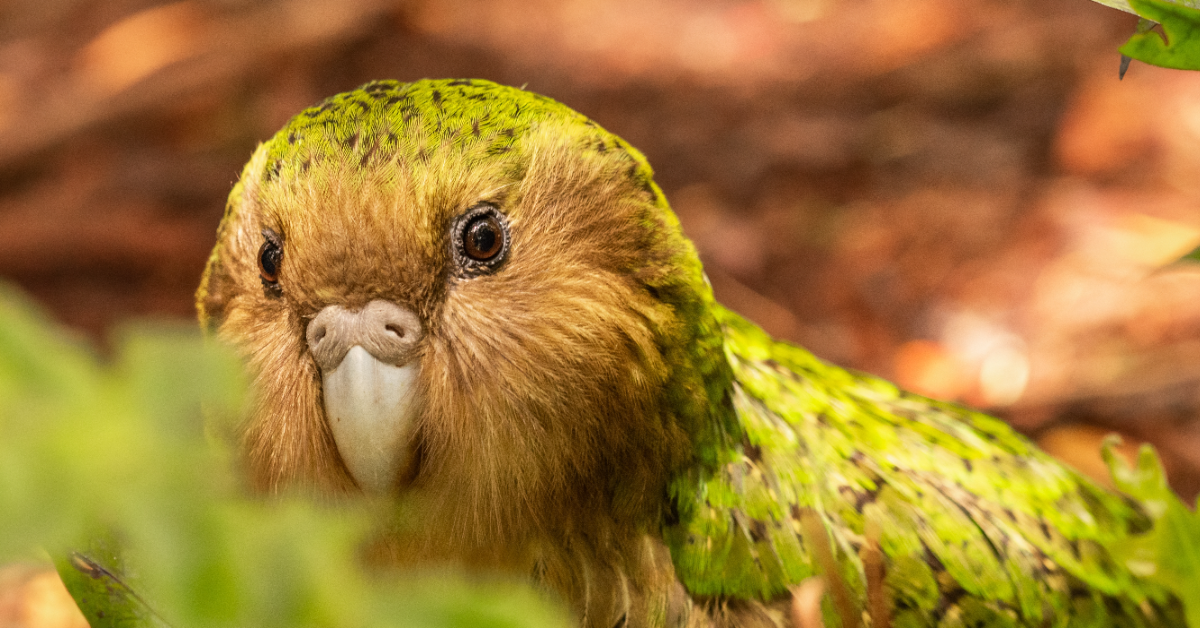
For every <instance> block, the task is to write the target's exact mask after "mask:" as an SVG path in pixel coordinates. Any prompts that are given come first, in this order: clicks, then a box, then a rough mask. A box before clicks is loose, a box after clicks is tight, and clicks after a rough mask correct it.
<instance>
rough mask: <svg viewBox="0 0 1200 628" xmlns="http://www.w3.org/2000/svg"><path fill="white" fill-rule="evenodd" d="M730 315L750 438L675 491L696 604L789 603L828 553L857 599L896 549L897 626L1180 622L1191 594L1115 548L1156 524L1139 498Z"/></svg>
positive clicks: (723, 315) (681, 568)
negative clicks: (1161, 583)
mask: <svg viewBox="0 0 1200 628" xmlns="http://www.w3.org/2000/svg"><path fill="white" fill-rule="evenodd" d="M717 316H718V319H719V320H720V322H721V325H722V326H723V328H724V331H725V339H726V346H725V352H726V356H727V358H728V360H729V364H730V366H731V368H732V371H733V384H732V392H731V395H732V402H733V406H734V408H735V410H736V414H737V417H738V427H739V428H740V430H741V433H740V434H730V435H729V437H728V438H727V439H726V442H725V444H724V446H723V447H722V450H721V451H720V452H718V456H717V458H718V460H719V461H720V462H719V464H718V466H717V467H716V468H715V469H708V470H704V469H692V470H690V471H689V472H688V473H686V474H684V475H681V476H680V477H678V478H676V481H675V482H674V483H673V485H672V492H673V498H674V500H673V501H674V504H675V512H674V515H675V516H674V519H673V520H670V521H668V525H667V526H666V530H665V536H666V538H667V541H668V545H669V546H670V548H671V551H672V557H673V560H674V562H675V564H676V570H677V574H678V577H679V579H680V580H681V581H682V582H683V584H684V586H685V587H686V588H687V589H688V591H689V592H690V593H691V594H692V595H693V596H695V597H698V598H709V599H744V600H760V601H764V602H765V601H770V600H772V599H778V598H780V597H781V596H784V595H786V592H787V589H788V587H789V586H791V585H794V584H797V583H799V582H800V581H802V580H803V579H805V578H807V577H809V576H811V575H814V574H817V573H819V572H821V571H823V569H822V567H821V565H822V563H821V561H820V560H819V558H818V556H819V547H820V546H825V547H828V548H830V549H831V551H832V555H833V556H834V557H835V561H834V562H835V563H836V569H838V571H839V575H838V576H837V577H836V578H834V580H840V581H841V582H843V583H844V586H845V588H846V590H848V591H849V592H850V593H851V595H850V596H849V597H851V598H853V599H856V600H865V599H867V589H868V586H869V583H868V581H867V578H866V576H865V573H866V572H865V569H864V556H865V552H867V551H870V550H872V549H874V550H876V551H878V552H880V553H881V554H882V556H883V561H882V562H883V567H884V574H885V575H884V576H883V578H882V579H883V582H882V585H883V589H882V590H886V591H888V593H887V598H888V599H890V604H889V607H890V611H889V612H890V614H891V616H892V617H891V619H892V623H893V624H894V625H897V626H900V625H981V626H993V625H1028V626H1033V625H1037V626H1057V625H1067V623H1068V622H1076V621H1080V620H1083V619H1085V618H1087V619H1089V620H1091V621H1092V622H1094V623H1095V625H1114V624H1116V625H1122V626H1142V625H1145V626H1153V625H1182V621H1183V620H1182V617H1181V615H1180V605H1179V602H1178V600H1176V599H1175V598H1173V597H1172V596H1171V595H1170V594H1169V593H1167V592H1166V591H1165V590H1163V589H1161V588H1159V587H1157V586H1155V585H1153V584H1150V583H1147V582H1144V581H1141V580H1138V579H1137V578H1136V577H1135V576H1133V575H1132V574H1131V573H1130V571H1129V569H1128V568H1127V567H1126V566H1125V565H1123V564H1119V563H1118V562H1117V561H1116V560H1114V559H1113V558H1112V557H1111V556H1110V554H1109V552H1108V551H1107V549H1106V548H1108V547H1112V546H1113V544H1114V543H1119V542H1121V540H1122V539H1124V538H1127V537H1130V536H1133V535H1138V534H1141V533H1144V532H1146V531H1147V530H1148V529H1149V528H1150V527H1151V525H1152V524H1151V521H1150V519H1149V518H1148V517H1147V516H1146V515H1145V513H1144V512H1143V511H1142V509H1141V508H1140V506H1139V505H1138V504H1137V503H1136V502H1134V501H1133V500H1131V499H1129V498H1126V497H1124V496H1121V495H1118V494H1116V493H1112V492H1109V491H1107V490H1105V489H1102V488H1100V487H1098V486H1096V485H1095V484H1093V483H1091V482H1090V481H1088V480H1087V479H1085V478H1083V477H1081V476H1080V475H1079V474H1078V473H1076V472H1075V471H1073V470H1071V469H1069V468H1067V467H1064V466H1063V465H1061V464H1060V463H1058V462H1056V461H1055V460H1053V459H1052V458H1051V457H1049V456H1048V455H1046V454H1045V453H1043V452H1042V451H1040V450H1039V449H1037V448H1036V447H1035V446H1034V445H1032V444H1031V443H1030V442H1029V441H1027V440H1026V439H1025V438H1024V437H1022V436H1021V435H1019V434H1017V433H1015V432H1014V431H1013V430H1012V429H1011V428H1009V427H1008V426H1007V425H1006V424H1005V423H1004V422H1002V421H1000V420H999V419H995V418H993V417H989V416H986V415H983V414H980V413H978V412H973V411H970V410H967V409H964V408H961V407H958V406H955V405H953V404H948V403H942V402H938V401H934V400H931V399H927V398H924V397H920V396H917V395H912V394H909V393H906V392H903V391H901V390H899V389H897V388H896V387H895V386H894V385H893V384H891V383H889V382H887V381H884V380H882V379H879V378H876V377H872V376H869V375H864V374H860V373H854V372H851V371H847V370H844V369H840V368H837V367H835V366H831V365H828V364H825V363H823V362H821V361H820V360H819V359H817V358H816V357H814V356H813V355H812V354H810V353H808V352H807V351H805V350H803V349H801V348H799V347H796V346H793V345H789V344H787V343H782V342H775V341H773V340H772V339H771V338H770V337H769V336H767V335H766V334H765V333H764V332H762V331H761V330H760V329H758V328H757V327H756V326H754V325H753V324H751V323H749V322H747V321H746V320H745V319H743V318H741V317H740V316H738V315H737V314H734V313H732V312H729V311H727V310H723V309H722V310H720V311H719V312H718V314H717ZM806 517H810V518H812V519H813V520H815V521H818V522H819V523H820V524H821V525H820V526H817V527H815V528H814V527H806V526H805V525H804V522H805V518H806ZM822 529H823V531H824V534H825V536H826V538H825V539H824V540H821V539H817V538H813V534H814V532H813V531H814V530H816V531H817V532H816V533H818V534H819V533H820V531H821V530H822ZM1071 625H1077V624H1075V623H1072V624H1071ZM1089 625H1090V624H1089Z"/></svg>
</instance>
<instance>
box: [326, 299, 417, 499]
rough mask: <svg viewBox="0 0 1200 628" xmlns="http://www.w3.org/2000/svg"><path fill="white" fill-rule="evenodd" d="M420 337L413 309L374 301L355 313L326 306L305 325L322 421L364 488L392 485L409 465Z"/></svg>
mask: <svg viewBox="0 0 1200 628" xmlns="http://www.w3.org/2000/svg"><path fill="white" fill-rule="evenodd" d="M422 335H423V330H422V328H421V322H420V319H418V318H417V316H416V314H414V313H413V312H412V311H411V310H409V309H407V308H405V307H402V306H400V305H397V304H395V303H391V302H389V301H381V300H375V301H371V302H370V303H368V304H367V305H366V307H364V308H363V309H361V310H359V311H357V312H351V311H349V310H347V309H345V308H343V307H342V306H340V305H330V306H327V307H325V308H324V309H322V310H321V311H320V312H319V313H318V314H317V316H316V317H315V318H313V320H312V322H310V323H309V324H308V329H307V333H306V336H307V339H308V347H309V350H310V351H311V352H312V355H313V358H314V359H315V360H316V362H317V366H318V367H320V369H321V387H322V392H323V396H324V399H325V419H326V421H328V423H329V428H330V431H332V433H333V440H334V441H335V442H336V443H337V448H338V453H339V454H341V456H342V462H343V463H345V465H346V469H347V470H349V471H350V475H351V476H353V478H354V480H355V482H357V483H358V485H359V487H360V488H362V489H363V491H365V492H368V493H385V492H388V491H389V490H390V489H394V488H395V487H396V485H397V483H398V482H399V478H400V474H401V472H403V471H404V468H405V466H406V465H407V464H408V462H409V458H410V456H411V442H410V441H411V439H412V432H413V424H414V423H415V422H416V417H417V414H418V413H419V412H420V406H421V403H420V393H419V390H418V387H417V379H418V377H417V376H418V374H419V372H420V367H419V366H418V364H417V362H416V360H415V357H416V355H415V354H416V349H417V345H418V344H419V341H420V340H421V337H422Z"/></svg>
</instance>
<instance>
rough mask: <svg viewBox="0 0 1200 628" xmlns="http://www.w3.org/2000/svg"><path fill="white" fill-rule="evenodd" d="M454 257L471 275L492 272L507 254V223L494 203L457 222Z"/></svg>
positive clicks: (480, 207) (469, 213)
mask: <svg viewBox="0 0 1200 628" xmlns="http://www.w3.org/2000/svg"><path fill="white" fill-rule="evenodd" d="M451 233H452V234H453V241H454V257H455V259H456V260H457V261H458V263H459V266H461V267H462V269H463V270H464V271H466V272H467V273H468V274H477V273H480V272H485V271H489V270H492V269H494V268H496V267H497V266H499V265H500V263H501V262H503V261H504V257H505V254H506V253H507V252H508V251H507V249H508V222H507V220H506V219H505V217H504V214H502V213H500V211H499V210H498V209H496V207H495V206H494V205H492V204H491V203H480V204H478V205H475V206H474V207H472V208H471V209H469V210H467V212H466V213H465V214H463V215H461V216H459V217H458V218H457V219H456V220H455V221H454V229H453V231H452V232H451Z"/></svg>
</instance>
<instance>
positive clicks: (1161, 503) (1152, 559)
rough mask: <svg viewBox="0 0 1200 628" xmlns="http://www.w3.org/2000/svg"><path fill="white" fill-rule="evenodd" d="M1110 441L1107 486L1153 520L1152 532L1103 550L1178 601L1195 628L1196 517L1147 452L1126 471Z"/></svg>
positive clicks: (1198, 603)
mask: <svg viewBox="0 0 1200 628" xmlns="http://www.w3.org/2000/svg"><path fill="white" fill-rule="evenodd" d="M1115 441H1116V439H1115V438H1111V439H1110V440H1109V441H1108V442H1107V443H1105V445H1104V451H1103V454H1104V459H1105V461H1106V462H1107V463H1108V467H1109V469H1110V470H1111V471H1112V476H1113V482H1114V483H1115V484H1116V485H1117V488H1119V489H1120V490H1121V491H1122V492H1124V493H1126V494H1127V495H1129V496H1131V497H1133V498H1135V499H1138V500H1140V501H1141V502H1142V504H1143V505H1144V506H1145V507H1146V510H1147V512H1149V514H1150V516H1151V517H1152V518H1153V519H1154V532H1153V533H1152V534H1147V535H1143V536H1140V537H1134V538H1131V539H1129V540H1127V541H1125V542H1123V543H1120V544H1114V545H1112V546H1110V547H1109V550H1110V551H1111V552H1112V553H1113V556H1114V557H1115V558H1117V559H1118V560H1122V561H1124V562H1125V564H1126V565H1127V566H1128V567H1129V569H1130V571H1133V572H1134V573H1136V574H1138V575H1139V576H1141V577H1143V578H1146V579H1148V580H1151V581H1153V582H1157V583H1158V584H1160V585H1162V586H1163V587H1165V588H1167V589H1169V590H1171V591H1173V592H1174V593H1175V594H1176V595H1177V596H1178V597H1179V599H1180V600H1181V601H1182V602H1183V605H1184V611H1185V613H1186V615H1187V623H1188V626H1200V515H1197V513H1196V512H1195V511H1193V510H1190V509H1189V508H1188V507H1187V506H1185V505H1184V504H1183V502H1182V501H1180V500H1179V498H1178V497H1177V496H1176V495H1175V493H1173V492H1172V491H1171V488H1170V486H1168V485H1167V477H1166V474H1164V473H1163V468H1162V465H1161V464H1160V463H1159V461H1158V456H1157V455H1156V454H1155V453H1154V449H1153V448H1151V447H1150V446H1149V445H1143V446H1142V447H1141V449H1140V450H1139V451H1138V459H1137V466H1135V467H1130V466H1129V465H1128V464H1126V463H1125V461H1124V460H1122V459H1121V458H1120V457H1119V456H1117V455H1116V454H1115V453H1114V452H1113V446H1114V445H1115Z"/></svg>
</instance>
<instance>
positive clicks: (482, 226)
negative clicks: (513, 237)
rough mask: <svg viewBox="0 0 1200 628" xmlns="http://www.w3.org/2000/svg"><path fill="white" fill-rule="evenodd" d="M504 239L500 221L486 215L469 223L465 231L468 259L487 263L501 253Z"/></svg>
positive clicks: (464, 248)
mask: <svg viewBox="0 0 1200 628" xmlns="http://www.w3.org/2000/svg"><path fill="white" fill-rule="evenodd" d="M502 238H503V236H502V235H501V232H500V221H498V220H496V218H495V217H494V216H488V215H486V214H485V215H483V216H479V217H477V218H475V219H474V220H472V221H471V222H469V223H467V226H466V228H465V229H463V250H464V251H466V253H467V257H470V258H471V259H473V260H477V261H480V262H486V261H487V260H490V259H492V258H493V257H496V254H497V253H499V252H500V246H501V244H502V242H501V240H502Z"/></svg>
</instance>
